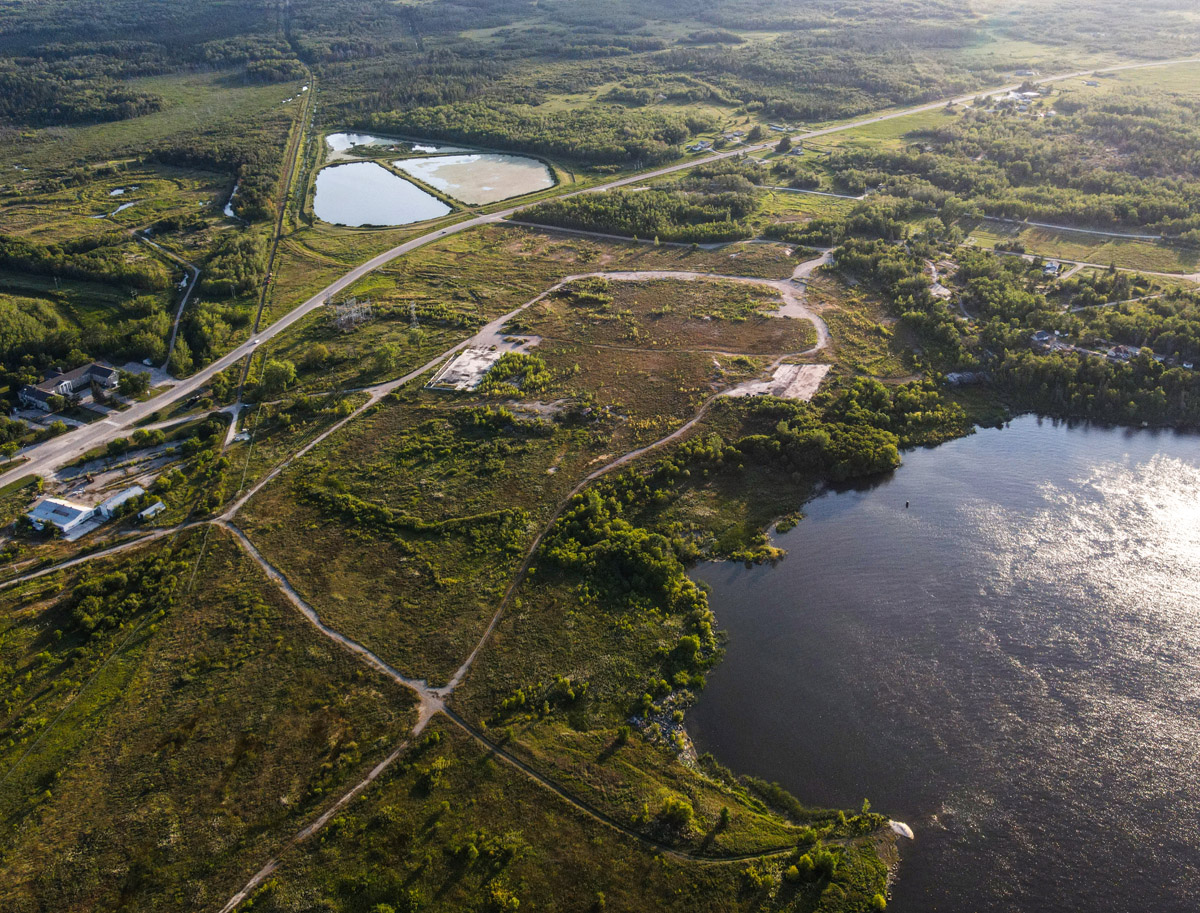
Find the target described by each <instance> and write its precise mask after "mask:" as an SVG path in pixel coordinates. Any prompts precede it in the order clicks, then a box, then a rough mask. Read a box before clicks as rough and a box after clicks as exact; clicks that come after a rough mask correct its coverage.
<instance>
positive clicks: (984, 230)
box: [969, 222, 1200, 274]
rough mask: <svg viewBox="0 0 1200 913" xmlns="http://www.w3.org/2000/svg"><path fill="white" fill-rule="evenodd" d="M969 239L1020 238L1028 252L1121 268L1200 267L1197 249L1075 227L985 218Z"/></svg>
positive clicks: (988, 243) (989, 244)
mask: <svg viewBox="0 0 1200 913" xmlns="http://www.w3.org/2000/svg"><path fill="white" fill-rule="evenodd" d="M969 240H970V241H971V242H972V243H974V244H976V245H978V246H979V247H983V248H989V249H990V248H993V247H995V246H996V245H997V244H999V243H1001V242H1007V243H1011V242H1013V241H1019V242H1020V243H1021V244H1023V245H1024V246H1025V251H1026V252H1027V253H1030V254H1038V255H1040V256H1043V257H1052V258H1056V259H1064V260H1081V261H1083V262H1085V263H1096V264H1099V265H1100V266H1107V265H1108V264H1110V263H1113V264H1116V265H1117V266H1119V267H1121V268H1123V269H1140V270H1148V271H1151V272H1163V273H1183V274H1188V273H1195V272H1196V271H1197V270H1198V269H1200V252H1197V251H1194V250H1187V249H1184V248H1178V247H1173V246H1171V245H1168V244H1162V243H1156V242H1154V241H1139V240H1134V239H1125V238H1106V237H1103V236H1100V235H1089V234H1083V233H1082V232H1074V231H1055V230H1053V229H1048V228H1023V227H1021V226H1019V225H1012V226H1007V225H997V224H996V223H994V222H984V223H981V224H980V225H979V226H977V227H976V228H974V229H973V230H972V231H971V234H970V239H969Z"/></svg>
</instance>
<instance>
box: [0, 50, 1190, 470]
mask: <svg viewBox="0 0 1200 913" xmlns="http://www.w3.org/2000/svg"><path fill="white" fill-rule="evenodd" d="M1185 63H1200V58H1179V59H1171V60H1158V61H1149V62H1146V63H1133V64H1122V65H1118V66H1113V67H1092V68H1089V69H1087V70H1079V71H1076V72H1072V73H1063V74H1059V75H1057V76H1050V77H1046V78H1043V79H1039V80H1036V82H1037V83H1039V84H1043V85H1044V84H1048V83H1053V82H1060V81H1062V80H1066V79H1075V78H1082V77H1084V76H1087V75H1090V74H1092V73H1095V72H1105V73H1113V72H1118V71H1122V70H1135V69H1145V68H1149V67H1163V66H1170V65H1174V64H1185ZM1016 88H1018V86H1017V85H1008V86H1001V87H999V88H993V89H985V90H982V91H980V92H975V93H972V94H970V95H962V96H958V97H956V98H951V99H942V100H941V101H935V102H929V103H926V104H922V105H915V106H913V107H910V108H902V109H898V110H894V111H887V112H885V113H881V114H875V115H871V116H869V117H863V118H859V119H857V120H852V121H846V122H843V123H839V124H833V125H830V126H827V127H821V128H819V129H816V130H811V131H809V132H807V133H802V134H800V135H798V136H796V137H795V139H797V140H799V141H804V140H808V139H814V138H816V137H820V136H828V135H830V134H833V133H841V132H844V131H847V130H854V129H857V128H860V127H867V126H870V125H872V124H878V123H882V122H884V121H889V120H895V119H897V118H901V117H907V116H909V115H912V114H920V113H922V112H925V111H936V110H937V109H939V108H941V107H944V106H945V105H946V104H947V102H954V103H956V104H964V103H967V102H970V101H972V100H974V99H975V98H977V97H980V96H991V95H996V94H999V93H1003V92H1009V91H1012V90H1014V89H1016ZM772 146H773V143H772V142H767V143H762V144H759V145H756V146H739V147H737V148H734V149H729V150H726V151H723V152H717V153H714V154H712V155H707V156H701V157H698V158H693V159H687V160H685V161H681V162H676V163H675V164H672V165H666V166H663V167H662V168H656V169H653V170H650V171H643V172H639V173H638V174H634V175H629V176H627V177H623V178H618V179H616V180H613V181H608V182H606V183H604V184H599V185H597V186H595V187H589V188H586V189H583V190H576V191H572V192H571V193H568V194H564V195H563V196H562V197H558V198H556V199H563V198H566V197H572V196H577V195H579V194H583V193H601V192H603V191H606V190H615V189H617V188H620V187H628V186H629V185H631V184H637V183H640V182H643V181H648V180H654V179H655V178H660V177H665V176H667V175H670V174H675V173H677V172H680V171H686V170H688V169H690V168H695V167H696V166H698V165H706V164H711V163H713V162H719V161H722V160H724V159H728V158H733V157H735V156H738V155H741V154H743V153H746V152H763V151H766V150H767V149H770V148H772ZM539 202H542V201H541V200H537V201H533V202H529V203H522V204H518V205H515V206H511V207H509V208H507V209H503V210H500V211H498V212H494V213H488V214H486V215H480V216H475V217H473V218H469V219H465V220H463V221H461V222H456V223H454V224H452V225H447V226H445V227H442V228H435V229H433V230H432V231H429V232H427V233H425V234H423V235H421V236H419V237H417V238H413V239H412V240H410V241H406V242H404V243H403V244H399V245H397V246H396V247H393V248H391V249H390V250H386V251H384V252H383V253H381V254H378V255H377V256H375V257H372V258H371V259H370V260H367V261H366V262H365V263H362V264H360V265H358V266H356V267H354V269H352V270H350V271H349V272H348V273H346V274H345V275H344V276H342V277H341V278H340V279H338V280H337V281H335V282H333V283H331V284H330V285H328V286H327V287H326V288H324V289H322V290H321V291H320V292H318V293H317V294H315V295H313V296H312V297H311V298H309V299H308V300H307V301H305V302H303V303H302V304H300V305H299V306H298V307H296V308H295V309H293V310H292V311H290V312H288V313H287V314H286V315H284V316H283V317H281V318H280V319H279V320H277V321H275V323H273V324H271V325H270V326H267V327H264V328H263V329H262V330H260V331H259V332H258V333H256V334H255V335H254V336H253V337H252V338H251V339H249V340H247V341H246V342H244V343H242V344H241V345H240V346H238V347H237V348H235V349H233V350H232V351H230V352H228V353H226V354H225V355H224V356H222V357H221V358H219V359H217V360H216V361H214V362H213V363H212V364H210V365H208V366H207V367H205V368H203V369H201V370H199V371H197V372H196V373H195V374H193V375H192V376H191V377H188V378H186V379H184V380H182V381H180V382H179V383H177V384H176V385H175V386H174V387H172V388H171V389H170V390H168V391H166V392H164V393H161V394H159V396H157V397H155V398H154V399H153V400H148V401H146V402H144V403H138V404H137V405H135V406H132V407H131V408H129V409H128V410H126V411H125V412H121V413H119V414H113V415H110V416H108V417H107V418H105V419H103V420H101V421H98V422H94V423H92V424H90V425H87V426H86V427H83V428H77V429H75V430H74V431H71V432H69V433H67V434H64V435H60V436H59V437H56V438H52V439H50V440H48V441H44V442H43V443H41V444H35V445H33V446H32V447H28V448H26V449H25V450H24V451H23V452H22V455H23V456H25V457H26V458H27V462H26V463H23V464H22V465H21V466H19V467H16V468H14V469H10V470H8V471H7V472H4V473H0V487H2V486H4V485H7V484H8V483H9V482H13V481H16V480H17V479H19V478H22V477H23V476H26V475H42V476H44V475H47V474H48V473H50V472H52V471H54V470H55V469H57V468H59V467H60V466H62V465H64V464H66V463H69V462H71V461H72V460H75V459H78V458H79V457H80V456H82V455H83V454H84V453H86V452H87V451H89V450H91V449H92V448H94V447H98V446H100V445H102V444H105V443H107V442H108V441H110V440H112V439H113V438H117V437H121V436H123V435H125V434H127V433H128V431H129V430H130V429H131V428H133V427H134V426H135V425H136V424H137V423H138V422H139V421H141V420H142V419H144V418H146V417H147V416H148V415H150V414H151V413H152V412H156V411H158V410H161V409H163V408H164V407H166V406H169V405H171V404H172V403H174V402H176V401H178V400H180V399H184V398H186V397H188V396H190V395H192V394H194V393H196V392H198V391H199V390H200V389H201V388H203V387H204V386H205V385H206V384H207V383H208V382H209V381H210V380H211V379H212V377H213V376H214V375H215V374H218V373H219V372H221V371H224V370H225V369H226V368H228V367H230V366H232V365H234V364H236V363H237V362H238V361H240V360H241V359H243V358H246V357H247V356H249V355H251V354H253V352H254V350H255V349H256V348H257V347H258V346H259V345H261V344H262V343H265V342H267V341H268V340H270V339H272V338H274V337H275V336H278V335H279V334H280V333H283V332H284V331H285V330H287V329H288V328H289V327H291V326H292V325H294V324H296V323H298V322H299V321H301V320H303V319H304V318H305V317H307V316H308V315H309V314H311V313H312V312H313V311H315V310H316V309H317V308H319V307H321V306H322V305H323V304H324V303H325V302H326V300H328V299H329V298H330V297H332V296H334V295H337V294H338V293H340V292H342V291H344V290H345V289H347V288H349V287H350V286H352V285H353V284H354V283H355V282H357V281H358V280H359V279H362V278H363V277H364V276H366V275H368V274H370V273H372V272H374V271H375V270H377V269H379V268H380V267H381V266H385V265H387V264H388V263H391V262H392V261H393V260H395V259H396V258H398V257H402V256H404V255H405V254H408V253H411V252H412V251H414V250H417V249H419V248H421V247H424V246H425V245H427V244H432V243H433V242H435V241H440V240H441V239H442V238H445V237H447V236H449V235H454V234H458V233H459V232H462V231H470V230H471V229H473V228H478V227H480V226H483V225H487V224H489V223H495V222H499V221H501V220H503V219H507V218H508V217H509V216H511V215H513V214H514V213H518V212H521V211H523V210H525V209H529V208H530V207H532V206H536V205H537V204H538V203H539Z"/></svg>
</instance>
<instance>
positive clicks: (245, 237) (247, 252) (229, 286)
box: [200, 230, 267, 298]
mask: <svg viewBox="0 0 1200 913" xmlns="http://www.w3.org/2000/svg"><path fill="white" fill-rule="evenodd" d="M266 268H267V239H266V238H265V237H264V236H263V235H262V233H261V232H258V231H253V230H244V231H227V232H224V233H223V234H221V236H220V237H219V239H218V240H217V242H216V244H214V245H213V247H212V250H211V251H210V252H209V255H208V261H207V262H206V263H205V266H204V273H203V276H202V277H201V280H200V290H201V291H202V292H203V293H204V294H205V295H208V296H210V297H213V298H233V297H234V296H237V295H246V294H249V293H250V292H253V291H255V290H256V289H257V288H258V286H259V284H260V283H261V282H262V279H263V273H264V271H265V270H266Z"/></svg>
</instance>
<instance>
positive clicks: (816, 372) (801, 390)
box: [725, 365, 829, 402]
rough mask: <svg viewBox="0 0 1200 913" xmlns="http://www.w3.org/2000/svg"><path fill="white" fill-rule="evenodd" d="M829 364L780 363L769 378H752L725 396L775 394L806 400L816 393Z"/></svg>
mask: <svg viewBox="0 0 1200 913" xmlns="http://www.w3.org/2000/svg"><path fill="white" fill-rule="evenodd" d="M828 373H829V365H780V366H779V367H778V368H776V369H775V374H774V376H773V377H772V378H771V379H770V380H752V381H747V382H746V383H744V384H738V386H736V387H734V388H733V389H732V390H730V391H729V392H728V393H726V394H725V395H726V396H735V397H742V396H777V397H779V398H780V399H798V400H804V401H805V402H808V401H809V400H810V399H812V398H813V396H814V395H816V392H817V388H818V387H820V386H821V381H823V380H824V379H825V375H826V374H828Z"/></svg>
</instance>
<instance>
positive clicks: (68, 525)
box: [25, 498, 96, 536]
mask: <svg viewBox="0 0 1200 913" xmlns="http://www.w3.org/2000/svg"><path fill="white" fill-rule="evenodd" d="M95 513H96V510H95V508H92V507H87V506H85V505H83V504H75V503H74V502H72V501H64V500H63V499H62V498H42V500H40V501H38V502H37V504H35V505H33V510H31V511H29V513H27V514H26V515H25V516H27V517H29V520H30V522H31V523H33V528H34V529H36V530H43V529H45V528H46V524H47V523H49V524H50V525H51V526H57V527H58V528H59V529H60V530H61V531H62V533H63V535H64V536H65V535H67V534H68V533H70V532H72V531H74V530H75V529H76V528H77V527H79V526H81V525H83V524H84V523H86V522H87V521H88V520H90V519H92V517H93V516H95Z"/></svg>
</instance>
